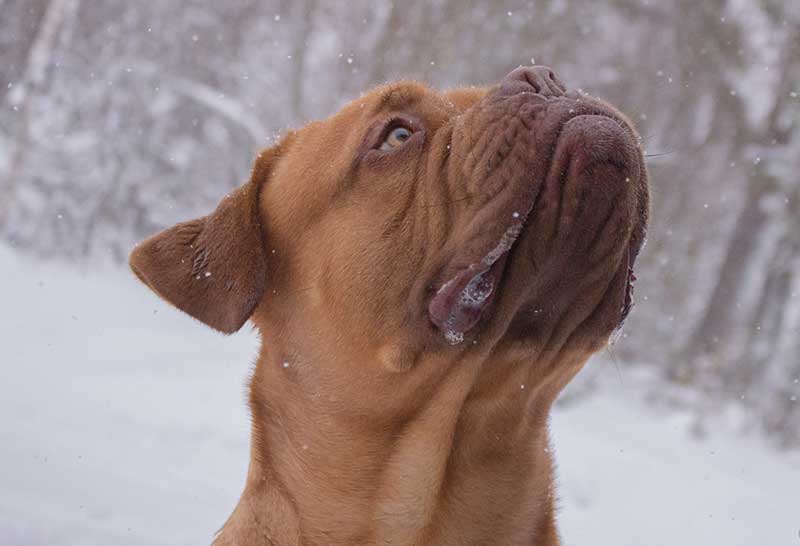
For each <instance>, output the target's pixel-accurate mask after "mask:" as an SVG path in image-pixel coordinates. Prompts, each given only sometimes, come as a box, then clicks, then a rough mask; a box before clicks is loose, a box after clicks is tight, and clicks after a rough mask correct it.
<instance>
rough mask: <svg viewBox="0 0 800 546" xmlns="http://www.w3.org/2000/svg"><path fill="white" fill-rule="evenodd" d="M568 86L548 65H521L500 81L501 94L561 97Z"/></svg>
mask: <svg viewBox="0 0 800 546" xmlns="http://www.w3.org/2000/svg"><path fill="white" fill-rule="evenodd" d="M566 91H567V87H566V86H565V85H564V84H563V83H562V82H561V80H560V79H559V78H558V76H556V73H555V72H553V69H551V68H549V67H547V66H520V67H519V68H515V69H514V70H512V71H511V72H510V73H509V74H508V75H507V76H506V77H505V78H503V79H502V80H501V81H500V90H499V92H500V94H501V95H503V96H511V95H516V94H519V93H536V94H539V95H542V96H543V97H560V96H561V95H563V94H564V93H566Z"/></svg>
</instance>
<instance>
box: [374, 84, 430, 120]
mask: <svg viewBox="0 0 800 546" xmlns="http://www.w3.org/2000/svg"><path fill="white" fill-rule="evenodd" d="M417 99H418V97H417V96H416V94H414V93H409V92H408V89H406V88H404V87H392V88H391V89H387V90H386V91H384V92H383V94H381V96H380V97H379V98H378V100H377V101H376V102H375V106H374V107H373V108H372V111H371V112H370V114H371V115H375V114H378V113H380V112H382V111H385V110H402V109H404V108H407V107H408V106H409V105H411V104H412V103H414V102H416V101H417Z"/></svg>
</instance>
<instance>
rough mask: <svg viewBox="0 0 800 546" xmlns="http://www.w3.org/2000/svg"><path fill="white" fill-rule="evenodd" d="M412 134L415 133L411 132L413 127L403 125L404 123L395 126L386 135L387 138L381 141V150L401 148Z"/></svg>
mask: <svg viewBox="0 0 800 546" xmlns="http://www.w3.org/2000/svg"><path fill="white" fill-rule="evenodd" d="M412 134H413V133H412V132H411V129H409V128H408V127H403V126H402V125H401V126H399V127H395V128H394V129H392V130H391V131H389V134H388V135H386V138H385V139H383V142H382V143H381V150H384V151H386V150H394V149H395V148H399V147H400V146H402V145H403V144H405V143H406V141H407V140H408V139H409V138H411V135H412Z"/></svg>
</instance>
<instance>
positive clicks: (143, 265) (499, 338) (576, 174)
mask: <svg viewBox="0 0 800 546" xmlns="http://www.w3.org/2000/svg"><path fill="white" fill-rule="evenodd" d="M647 215H648V190H647V181H646V173H645V168H644V162H643V157H642V153H641V150H640V146H639V142H638V139H637V136H636V133H635V132H634V130H633V128H632V127H631V124H630V123H629V122H628V121H627V120H626V119H625V118H624V117H623V116H622V115H621V114H620V113H619V112H618V111H616V110H615V109H613V108H612V107H610V106H609V105H607V104H605V103H602V102H600V101H598V100H596V99H593V98H591V97H589V96H587V95H584V94H582V93H575V92H567V91H566V89H565V87H564V85H563V84H562V83H561V82H560V81H559V80H558V79H557V78H556V77H555V76H554V74H553V72H552V71H551V70H549V69H547V68H544V67H528V68H522V67H521V68H519V69H517V70H514V71H513V72H512V73H511V74H509V75H508V76H507V77H506V78H504V79H503V80H502V81H501V82H500V84H498V85H496V86H494V87H491V88H488V89H478V88H468V89H458V90H455V91H450V92H445V93H440V92H437V91H434V90H432V89H429V88H427V87H425V86H423V85H420V84H417V83H412V82H400V83H396V84H391V85H386V86H383V87H380V88H378V89H375V90H374V91H371V92H370V93H368V94H366V95H364V96H363V97H361V98H359V99H357V100H355V101H353V102H351V103H350V104H348V105H347V106H346V107H345V108H344V109H342V111H341V112H339V113H338V114H336V115H334V116H333V117H331V118H329V119H327V120H325V121H319V122H314V123H311V124H309V125H308V126H306V127H304V128H303V129H301V130H299V131H296V132H292V133H289V134H288V135H287V136H286V137H285V138H283V140H282V141H281V142H280V143H278V144H277V145H275V146H274V147H272V148H270V149H268V150H265V151H264V152H262V153H261V154H260V155H259V157H258V159H257V160H256V163H255V167H254V169H253V173H252V177H251V179H250V182H249V183H247V184H245V185H244V186H243V187H241V188H239V189H238V190H236V191H235V192H233V193H232V194H230V195H229V196H227V197H226V198H225V199H224V200H223V201H222V203H221V204H220V206H219V208H218V209H217V210H216V211H215V212H213V213H212V214H210V215H209V216H206V217H204V218H201V219H199V220H194V221H191V222H185V223H182V224H178V225H177V226H175V227H173V228H171V229H168V230H166V231H164V232H162V233H159V234H157V235H155V236H153V237H151V238H150V239H148V240H147V241H145V242H144V243H142V244H141V245H139V246H138V247H137V248H136V249H135V250H134V251H133V253H132V255H131V266H132V268H133V270H134V271H135V272H136V274H137V275H138V276H139V278H141V279H142V280H143V281H144V282H145V283H147V285H148V286H150V288H152V289H153V290H155V291H156V292H157V293H158V294H159V295H160V296H162V297H163V298H164V299H166V300H168V301H169V302H171V303H173V304H174V305H175V306H177V307H178V308H180V309H182V310H184V311H186V312H187V313H189V314H190V315H192V316H193V317H195V318H197V319H199V320H201V321H203V322H205V323H206V324H208V325H209V326H212V327H213V328H216V329H217V330H221V331H223V332H226V333H230V332H234V331H236V330H238V329H239V328H240V327H241V326H242V324H243V323H244V322H245V321H246V320H247V319H248V318H250V319H251V320H252V321H253V323H254V324H255V325H256V327H257V328H258V330H259V331H260V333H261V336H262V340H263V345H262V348H261V353H260V355H259V359H258V364H257V366H256V369H255V372H254V374H253V377H252V381H251V384H250V410H251V412H252V417H253V424H252V443H251V462H250V469H249V473H248V478H247V486H246V488H245V490H244V493H243V494H242V497H241V500H240V502H239V504H238V506H237V507H236V509H235V511H234V512H233V514H232V515H231V516H230V519H229V520H228V522H227V523H226V524H225V526H224V527H223V529H222V530H221V532H220V534H219V536H218V538H217V540H216V542H215V544H219V545H238V546H255V545H303V546H311V545H320V546H322V545H324V546H328V545H348V546H353V545H367V544H368V545H386V544H394V545H435V546H446V545H453V546H464V545H489V544H496V545H503V546H505V545H523V544H524V545H534V544H535V545H538V546H552V545H555V544H558V536H557V533H556V530H555V524H554V515H553V510H554V508H553V502H554V499H553V497H554V492H553V481H552V469H551V467H552V463H551V458H550V454H549V449H548V445H549V444H548V435H547V419H548V413H549V410H550V407H551V405H552V403H553V401H554V400H555V398H556V396H557V394H558V393H559V391H560V390H561V389H562V388H563V387H564V386H565V385H566V384H567V382H568V381H569V380H570V379H571V378H572V377H573V376H574V375H575V373H576V372H577V371H578V370H579V369H580V368H581V366H582V365H583V363H584V362H585V361H586V360H587V358H588V357H589V356H590V355H591V354H592V353H593V352H595V351H597V350H598V349H599V348H601V347H603V346H604V345H605V344H606V343H607V341H608V338H609V336H610V334H611V333H612V332H613V331H614V330H615V329H616V328H618V327H619V326H620V324H621V323H622V321H623V319H624V318H625V316H626V314H627V312H628V309H629V307H630V296H631V283H632V281H633V274H632V267H633V263H634V260H635V259H636V256H637V254H638V252H639V249H640V247H641V244H642V241H643V238H644V231H645V227H646V223H647Z"/></svg>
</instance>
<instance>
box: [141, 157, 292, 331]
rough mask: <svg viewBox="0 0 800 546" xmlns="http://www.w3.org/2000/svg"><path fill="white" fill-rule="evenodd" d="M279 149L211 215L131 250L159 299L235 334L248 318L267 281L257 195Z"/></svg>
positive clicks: (260, 160) (260, 161) (261, 161)
mask: <svg viewBox="0 0 800 546" xmlns="http://www.w3.org/2000/svg"><path fill="white" fill-rule="evenodd" d="M277 156H278V146H276V147H275V148H272V149H270V150H267V151H264V152H262V153H261V154H260V155H259V157H258V159H257V160H256V163H255V167H254V168H253V174H252V176H251V178H250V181H249V182H248V183H247V184H245V185H243V186H241V187H239V188H237V189H236V190H234V191H233V192H231V193H230V194H228V195H227V196H226V197H225V198H223V200H222V202H221V203H220V204H219V206H218V207H217V210H215V211H214V212H213V213H211V214H209V215H208V216H204V217H203V218H199V219H197V220H192V221H189V222H183V223H180V224H178V225H176V226H173V227H171V228H169V229H166V230H164V231H162V232H161V233H157V234H156V235H153V236H152V237H150V238H149V239H147V240H145V241H143V242H142V243H140V244H139V245H137V246H136V248H134V249H133V251H132V252H131V255H130V266H131V269H133V272H134V273H136V275H137V276H138V277H139V279H141V280H142V282H144V283H145V284H147V286H149V287H150V288H151V289H152V290H153V291H154V292H156V293H157V294H158V295H159V296H161V297H162V298H164V299H165V300H167V301H168V302H170V303H171V304H172V305H174V306H175V307H177V308H178V309H180V310H181V311H184V312H186V313H188V314H189V315H191V316H193V317H194V318H196V319H198V320H200V321H202V322H204V323H205V324H207V325H208V326H211V327H212V328H214V329H216V330H219V331H221V332H224V333H226V334H231V333H233V332H236V331H237V330H239V328H241V327H242V325H243V324H244V323H245V321H247V319H248V318H250V315H251V314H252V313H253V311H254V310H255V308H256V306H257V305H258V303H259V301H260V300H261V296H262V294H263V293H264V285H265V282H266V272H267V261H266V254H265V251H264V241H263V237H262V233H261V222H260V216H259V206H258V195H259V189H260V187H261V184H262V183H264V182H265V181H266V178H267V176H268V173H269V170H270V169H271V167H272V163H273V162H274V160H275V159H276V158H277Z"/></svg>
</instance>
